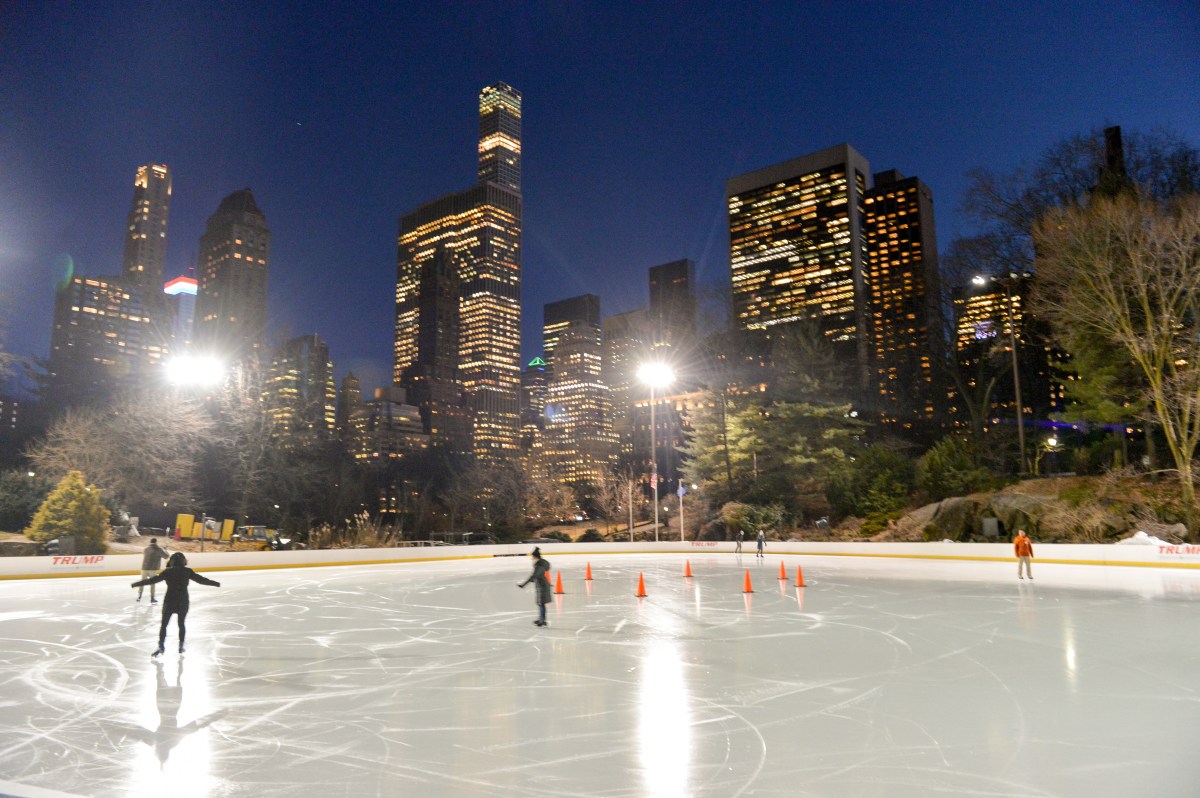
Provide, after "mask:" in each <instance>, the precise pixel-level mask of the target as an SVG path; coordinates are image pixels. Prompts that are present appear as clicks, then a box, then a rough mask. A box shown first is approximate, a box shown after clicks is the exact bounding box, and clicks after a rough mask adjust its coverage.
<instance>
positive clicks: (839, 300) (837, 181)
mask: <svg viewBox="0 0 1200 798" xmlns="http://www.w3.org/2000/svg"><path fill="white" fill-rule="evenodd" d="M868 175H870V166H869V164H868V163H867V160H866V159H865V158H863V156H862V155H860V154H859V153H858V152H857V151H855V150H854V148H853V147H851V146H850V145H848V144H841V145H839V146H836V147H831V148H829V149H826V150H822V151H820V152H816V153H813V154H811V155H805V156H802V157H800V158H795V159H793V160H790V161H786V162H784V163H780V164H776V165H775V166H769V167H767V168H765V169H760V170H758V171H756V172H750V173H749V174H745V175H740V176H738V177H734V178H732V179H731V180H729V181H728V182H727V183H726V193H727V196H728V209H729V238H730V244H729V245H730V268H731V277H732V283H733V310H734V317H735V319H736V322H737V324H738V325H739V326H741V327H743V328H745V329H750V330H770V328H771V327H773V326H775V325H778V324H788V323H791V322H795V321H800V320H804V319H811V320H815V321H816V322H818V324H819V325H820V328H821V330H822V332H823V333H824V334H825V336H826V337H827V338H828V339H829V340H830V341H831V342H833V343H834V345H835V346H836V347H837V348H838V349H839V350H840V351H841V352H843V353H845V355H847V356H849V357H851V358H853V360H854V362H855V363H856V364H857V365H858V367H859V368H858V371H859V382H860V383H862V384H864V385H865V384H866V374H867V371H866V366H867V336H866V305H867V303H866V295H865V289H866V286H865V284H864V265H865V253H864V250H865V243H866V242H865V237H864V225H863V217H864V213H865V200H866V192H867V177H868Z"/></svg>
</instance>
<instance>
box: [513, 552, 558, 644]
mask: <svg viewBox="0 0 1200 798" xmlns="http://www.w3.org/2000/svg"><path fill="white" fill-rule="evenodd" d="M529 556H530V557H533V573H531V574H530V575H529V578H528V579H526V580H525V581H524V582H521V583H520V584H519V585H517V587H522V588H523V587H525V585H527V584H529V583H530V582H533V586H534V587H535V588H537V593H536V594H535V595H534V597H533V600H534V601H536V602H537V605H538V619H537V620H536V621H534V622H533V625H534V626H545V625H546V605H547V604H549V603H550V577H549V574H550V563H549V562H548V561H547V560H545V559H544V558H543V557H542V550H541V549H540V548H535V549H534V550H533V551H531V552H530V553H529Z"/></svg>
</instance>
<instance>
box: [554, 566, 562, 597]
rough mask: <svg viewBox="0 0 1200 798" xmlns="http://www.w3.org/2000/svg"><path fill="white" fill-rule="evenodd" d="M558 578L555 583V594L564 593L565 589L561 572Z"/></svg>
mask: <svg viewBox="0 0 1200 798" xmlns="http://www.w3.org/2000/svg"><path fill="white" fill-rule="evenodd" d="M557 576H558V579H557V580H556V581H555V583H554V592H555V593H562V592H563V589H562V571H559V572H558V574H557Z"/></svg>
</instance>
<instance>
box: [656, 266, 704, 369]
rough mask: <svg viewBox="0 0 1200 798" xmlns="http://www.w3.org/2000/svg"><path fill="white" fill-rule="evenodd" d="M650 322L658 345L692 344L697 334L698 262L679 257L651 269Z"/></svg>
mask: <svg viewBox="0 0 1200 798" xmlns="http://www.w3.org/2000/svg"><path fill="white" fill-rule="evenodd" d="M650 324H651V330H652V332H653V343H654V345H655V346H667V347H672V348H676V349H678V348H680V347H685V348H690V347H691V345H692V343H693V342H694V341H695V337H696V266H695V264H694V263H692V261H690V260H686V259H685V260H677V261H672V262H671V263H664V264H662V265H660V266H654V267H652V268H651V269H650Z"/></svg>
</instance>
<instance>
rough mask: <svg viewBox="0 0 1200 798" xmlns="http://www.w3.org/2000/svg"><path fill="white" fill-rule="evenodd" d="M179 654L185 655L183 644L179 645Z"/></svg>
mask: <svg viewBox="0 0 1200 798" xmlns="http://www.w3.org/2000/svg"><path fill="white" fill-rule="evenodd" d="M179 653H180V654H182V653H183V643H180V644H179Z"/></svg>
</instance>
